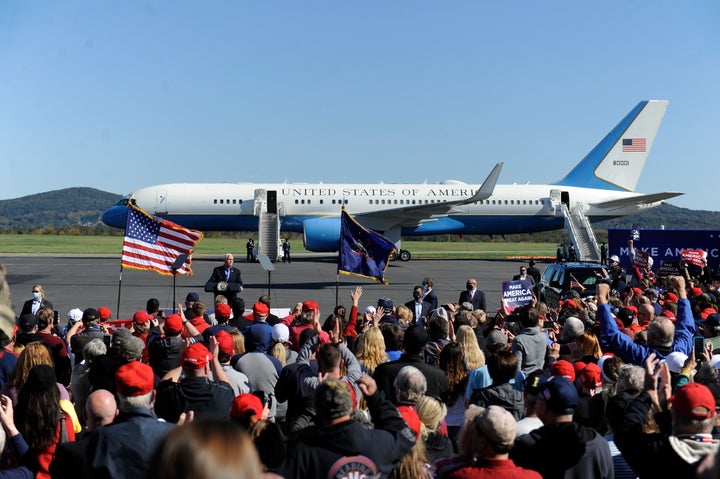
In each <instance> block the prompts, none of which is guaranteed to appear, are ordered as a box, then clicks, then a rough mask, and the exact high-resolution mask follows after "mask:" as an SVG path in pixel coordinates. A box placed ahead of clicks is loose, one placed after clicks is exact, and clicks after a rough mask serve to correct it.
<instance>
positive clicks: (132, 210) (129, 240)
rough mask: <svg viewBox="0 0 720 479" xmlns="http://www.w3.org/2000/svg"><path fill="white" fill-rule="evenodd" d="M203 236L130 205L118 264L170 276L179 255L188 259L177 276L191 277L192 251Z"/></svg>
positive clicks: (179, 269)
mask: <svg viewBox="0 0 720 479" xmlns="http://www.w3.org/2000/svg"><path fill="white" fill-rule="evenodd" d="M203 236H204V235H203V234H202V233H201V232H200V231H196V230H191V229H188V228H183V227H182V226H180V225H176V224H175V223H172V222H170V221H167V220H163V219H160V218H156V217H154V216H151V215H150V214H148V213H146V212H145V211H143V210H141V209H139V208H137V207H134V206H130V207H128V214H127V224H126V225H125V239H124V240H123V249H122V259H121V262H120V263H121V265H122V267H124V268H132V269H144V270H152V271H156V272H158V273H160V274H164V275H172V274H173V270H172V265H173V263H174V262H175V260H176V259H177V258H178V256H180V255H181V254H187V255H188V257H187V259H186V260H185V262H184V263H183V265H182V266H181V267H180V268H178V270H177V271H176V274H186V275H188V276H191V275H192V269H191V268H190V264H191V263H192V252H193V249H194V248H195V245H196V244H197V243H198V241H200V240H201V239H202V238H203Z"/></svg>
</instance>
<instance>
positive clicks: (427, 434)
mask: <svg viewBox="0 0 720 479" xmlns="http://www.w3.org/2000/svg"><path fill="white" fill-rule="evenodd" d="M415 410H416V411H417V413H418V416H419V417H420V421H421V422H422V424H423V426H425V430H424V431H423V433H422V438H423V441H425V454H426V455H427V458H428V460H429V461H430V462H431V463H432V462H435V460H436V459H438V458H441V457H447V456H452V454H453V452H454V451H453V444H452V441H450V438H449V437H447V436H446V435H445V434H441V433H440V432H439V431H438V429H439V428H440V425H441V424H442V423H443V421H444V420H445V416H446V415H447V406H446V405H445V403H444V402H442V400H440V399H439V398H436V397H432V396H423V397H421V398H420V399H419V400H418V402H417V405H416V406H415Z"/></svg>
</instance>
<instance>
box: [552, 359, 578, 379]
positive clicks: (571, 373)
mask: <svg viewBox="0 0 720 479" xmlns="http://www.w3.org/2000/svg"><path fill="white" fill-rule="evenodd" d="M550 374H551V375H553V376H562V377H564V378H566V379H568V380H570V381H575V368H574V367H573V365H572V363H571V362H570V361H566V360H564V359H559V360H557V361H555V362H554V363H552V366H550Z"/></svg>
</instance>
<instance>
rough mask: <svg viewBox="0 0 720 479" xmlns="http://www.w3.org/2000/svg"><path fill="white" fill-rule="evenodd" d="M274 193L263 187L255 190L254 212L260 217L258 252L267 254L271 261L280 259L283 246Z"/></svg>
mask: <svg viewBox="0 0 720 479" xmlns="http://www.w3.org/2000/svg"><path fill="white" fill-rule="evenodd" d="M268 193H271V194H268ZM274 193H275V192H268V191H266V190H262V189H258V190H255V211H254V214H255V216H257V217H258V243H259V244H258V253H259V254H264V255H266V256H267V257H268V259H270V261H277V260H278V259H279V256H280V254H279V251H280V248H281V245H280V215H279V214H278V210H277V204H276V200H275V198H276V196H275V195H274ZM268 199H270V201H268Z"/></svg>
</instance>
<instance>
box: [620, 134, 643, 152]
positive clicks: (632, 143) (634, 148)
mask: <svg viewBox="0 0 720 479" xmlns="http://www.w3.org/2000/svg"><path fill="white" fill-rule="evenodd" d="M646 141H647V140H646V138H623V141H622V151H623V153H632V152H640V153H645V151H646V150H647V148H646V144H645V143H646Z"/></svg>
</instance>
